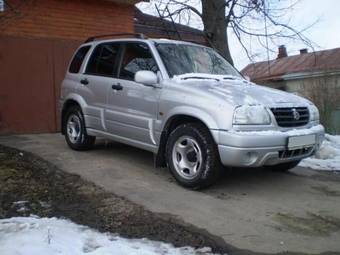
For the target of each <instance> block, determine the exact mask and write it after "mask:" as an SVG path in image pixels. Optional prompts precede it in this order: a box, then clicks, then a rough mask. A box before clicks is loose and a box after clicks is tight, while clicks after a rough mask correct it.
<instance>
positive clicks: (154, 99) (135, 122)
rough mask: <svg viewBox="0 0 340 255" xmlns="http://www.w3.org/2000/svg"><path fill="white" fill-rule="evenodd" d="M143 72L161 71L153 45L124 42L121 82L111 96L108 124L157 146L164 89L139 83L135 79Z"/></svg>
mask: <svg viewBox="0 0 340 255" xmlns="http://www.w3.org/2000/svg"><path fill="white" fill-rule="evenodd" d="M140 70H149V71H153V72H155V73H158V71H159V68H158V66H157V63H156V61H155V59H154V57H153V55H152V53H151V50H150V48H149V46H148V45H147V44H146V43H144V42H125V43H123V44H122V57H121V60H120V64H119V67H118V75H117V79H116V82H115V83H114V84H113V85H114V86H113V87H112V91H111V93H108V108H107V111H106V122H107V124H106V125H107V127H108V129H109V131H110V132H112V133H113V134H116V135H119V136H122V137H125V138H128V139H132V140H134V142H140V143H144V144H151V145H154V144H155V141H154V138H153V126H154V121H155V120H156V118H157V112H158V100H159V94H160V89H159V88H153V87H147V86H144V85H142V84H139V83H136V82H135V81H134V76H135V74H136V72H137V71H140ZM117 86H118V87H117ZM115 88H116V89H115ZM117 88H119V89H118V90H117Z"/></svg>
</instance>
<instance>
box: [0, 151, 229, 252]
mask: <svg viewBox="0 0 340 255" xmlns="http://www.w3.org/2000/svg"><path fill="white" fill-rule="evenodd" d="M0 187H1V189H0V218H10V217H17V216H29V215H31V214H33V215H37V216H40V217H65V218H68V219H70V220H72V221H74V222H76V223H78V224H82V225H87V226H90V227H92V228H95V229H98V230H100V231H107V232H112V233H119V234H120V235H121V236H123V237H127V238H144V237H145V238H149V239H151V240H157V241H164V242H168V243H172V244H174V245H175V246H178V247H181V246H188V245H189V246H192V247H196V248H200V247H211V248H212V249H213V250H214V252H228V251H229V250H230V248H228V247H227V245H225V244H223V241H221V240H218V239H219V238H217V237H213V236H211V235H209V234H208V233H204V231H202V230H199V229H195V228H194V227H192V226H185V225H184V224H183V225H182V224H179V223H178V222H177V220H176V219H175V218H174V217H171V216H170V215H163V214H154V213H151V212H150V211H147V210H145V209H144V208H143V207H141V206H138V205H136V204H134V203H132V202H130V201H127V200H126V199H124V198H121V197H118V196H115V195H113V194H109V193H107V192H104V191H103V190H102V189H100V188H98V187H96V186H95V185H93V184H91V183H89V182H86V181H83V180H82V179H81V178H80V177H79V176H76V175H71V174H67V173H64V172H62V171H60V170H59V169H57V168H56V167H54V166H53V165H51V164H49V163H48V162H45V161H44V160H42V159H40V158H39V157H36V156H34V155H32V154H29V153H21V152H20V151H17V150H15V149H10V148H6V147H3V146H0Z"/></svg>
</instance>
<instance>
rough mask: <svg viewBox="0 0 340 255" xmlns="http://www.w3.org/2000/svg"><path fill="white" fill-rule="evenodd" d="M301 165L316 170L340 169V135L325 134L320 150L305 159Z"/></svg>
mask: <svg viewBox="0 0 340 255" xmlns="http://www.w3.org/2000/svg"><path fill="white" fill-rule="evenodd" d="M300 166H302V167H309V168H313V169H316V170H328V171H340V136H332V135H328V134H326V135H325V140H324V142H323V144H322V146H321V148H320V150H319V151H317V152H316V154H315V155H314V156H313V157H310V158H307V159H304V160H303V161H302V162H301V163H300Z"/></svg>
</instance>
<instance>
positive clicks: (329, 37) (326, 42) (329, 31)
mask: <svg viewBox="0 0 340 255" xmlns="http://www.w3.org/2000/svg"><path fill="white" fill-rule="evenodd" d="M193 1H194V0H193ZM288 2H289V1H288ZM291 2H293V0H292V1H291ZM154 4H155V1H151V2H150V3H141V4H138V5H137V6H138V7H139V8H140V9H142V10H143V11H144V12H147V13H149V14H153V15H155V13H156V12H155V10H154ZM283 19H286V20H290V23H289V24H290V26H292V27H294V28H297V29H299V28H300V29H302V28H305V27H308V26H309V25H310V24H313V23H315V22H316V24H314V25H313V26H312V27H311V28H309V29H308V30H307V31H306V32H305V35H306V36H307V37H308V38H309V39H310V40H311V41H312V42H313V43H314V46H313V48H314V50H316V51H317V50H324V49H331V48H337V47H340V0H322V1H320V0H301V1H300V2H299V3H298V4H297V5H295V6H294V7H293V9H291V10H289V12H287V13H284V17H283ZM182 23H184V24H186V23H185V21H183V22H182ZM186 25H187V24H186ZM189 25H190V26H193V27H195V28H200V29H201V28H202V24H201V22H200V21H199V19H198V18H197V19H196V20H195V19H194V20H192V21H191V23H190V24H189ZM228 33H229V37H230V43H229V46H230V50H231V54H232V57H233V60H234V62H235V66H236V67H237V68H238V69H239V70H241V69H243V68H244V67H245V66H246V65H247V64H249V63H251V61H250V60H249V58H248V57H247V55H246V53H245V51H244V50H243V49H242V47H241V45H240V44H239V42H238V41H237V38H236V37H235V35H234V34H233V33H232V32H231V31H229V32H228ZM246 43H247V45H248V47H250V45H251V52H252V56H253V61H255V62H256V61H265V60H267V51H266V50H265V49H264V48H263V47H261V46H260V45H259V44H258V43H257V40H256V39H255V38H254V37H253V38H249V39H247V40H246ZM282 44H284V45H285V46H286V48H287V51H288V54H289V55H296V54H299V50H300V49H302V48H308V47H306V45H304V44H303V43H301V42H299V41H287V40H284V39H279V40H276V41H275V42H274V43H272V42H269V48H271V49H272V50H273V51H274V52H268V54H269V59H274V58H276V56H277V47H278V46H279V45H282ZM312 50H313V49H311V48H309V51H312Z"/></svg>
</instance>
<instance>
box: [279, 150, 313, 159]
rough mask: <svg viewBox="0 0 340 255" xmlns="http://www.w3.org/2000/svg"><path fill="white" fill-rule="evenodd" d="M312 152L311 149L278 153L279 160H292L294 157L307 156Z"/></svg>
mask: <svg viewBox="0 0 340 255" xmlns="http://www.w3.org/2000/svg"><path fill="white" fill-rule="evenodd" d="M312 150H313V147H308V148H301V149H296V150H284V151H279V158H281V159H287V158H294V157H300V156H304V155H309V154H310V153H311V152H312Z"/></svg>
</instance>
